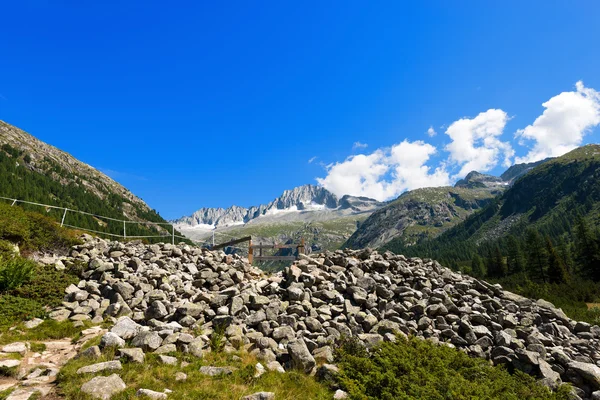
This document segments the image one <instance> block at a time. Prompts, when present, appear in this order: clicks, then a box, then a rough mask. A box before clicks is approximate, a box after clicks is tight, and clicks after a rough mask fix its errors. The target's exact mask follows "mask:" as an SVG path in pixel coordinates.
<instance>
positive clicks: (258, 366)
mask: <svg viewBox="0 0 600 400" xmlns="http://www.w3.org/2000/svg"><path fill="white" fill-rule="evenodd" d="M254 368H255V370H256V372H255V373H254V377H255V378H260V377H261V376H262V375H263V374H264V373H265V372H267V370H265V367H264V366H263V365H262V364H261V363H256V365H255V366H254Z"/></svg>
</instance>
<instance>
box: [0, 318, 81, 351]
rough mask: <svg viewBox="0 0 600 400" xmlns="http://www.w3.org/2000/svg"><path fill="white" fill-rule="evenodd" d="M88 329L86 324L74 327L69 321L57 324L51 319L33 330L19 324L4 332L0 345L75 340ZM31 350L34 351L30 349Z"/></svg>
mask: <svg viewBox="0 0 600 400" xmlns="http://www.w3.org/2000/svg"><path fill="white" fill-rule="evenodd" d="M89 327H90V325H89V324H86V323H84V325H83V326H80V327H76V326H74V325H73V323H72V322H71V321H63V322H57V321H54V320H51V319H48V320H45V321H44V322H43V323H42V324H40V325H39V326H38V327H36V328H33V329H25V328H24V327H23V326H22V324H19V325H17V326H16V328H15V329H13V330H9V331H6V332H4V333H3V334H2V335H0V345H1V344H7V343H12V342H32V341H43V340H58V339H65V338H71V339H77V338H78V337H79V336H80V335H81V331H83V330H84V329H87V328H89ZM32 350H34V349H33V348H32ZM34 351H39V350H34Z"/></svg>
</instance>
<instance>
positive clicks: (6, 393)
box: [0, 388, 14, 400]
mask: <svg viewBox="0 0 600 400" xmlns="http://www.w3.org/2000/svg"><path fill="white" fill-rule="evenodd" d="M13 391H14V388H11V389H6V390H3V391H2V392H0V400H6V398H7V397H8V396H9V395H10V394H11V393H12V392H13Z"/></svg>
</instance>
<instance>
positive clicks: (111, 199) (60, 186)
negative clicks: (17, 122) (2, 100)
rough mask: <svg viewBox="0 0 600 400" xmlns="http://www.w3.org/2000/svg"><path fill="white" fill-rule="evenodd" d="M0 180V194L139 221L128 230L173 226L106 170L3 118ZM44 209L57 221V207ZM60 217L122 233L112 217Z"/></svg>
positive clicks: (152, 232) (163, 230)
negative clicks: (79, 158)
mask: <svg viewBox="0 0 600 400" xmlns="http://www.w3.org/2000/svg"><path fill="white" fill-rule="evenodd" d="M0 182H2V184H1V185H0V196H2V197H7V198H12V199H18V200H23V201H29V202H35V203H40V204H48V205H52V206H57V207H61V208H63V207H64V208H68V209H70V210H79V211H83V212H87V213H90V214H95V215H99V216H102V217H109V218H112V219H114V220H128V221H136V222H139V224H130V226H129V227H128V229H127V234H128V235H130V236H133V235H139V236H157V235H163V234H165V235H166V234H167V232H169V233H170V232H172V230H171V227H168V229H167V225H168V223H167V222H166V221H165V220H164V219H163V218H162V217H161V216H160V215H159V214H158V213H157V212H156V211H155V210H153V209H151V208H150V207H149V206H148V205H147V204H146V203H145V202H144V201H143V200H142V199H140V198H139V197H137V196H135V195H134V194H133V193H131V192H130V191H129V190H127V189H126V188H125V187H123V186H122V185H120V184H119V183H117V182H115V181H114V180H113V179H111V178H110V177H108V176H107V175H105V174H103V173H102V172H100V171H98V170H96V169H95V168H93V167H91V166H90V165H88V164H86V163H84V162H81V161H79V160H77V159H76V158H75V157H73V156H72V155H70V154H69V153H66V152H64V151H62V150H59V149H57V148H56V147H53V146H51V145H49V144H47V143H44V142H42V141H40V140H38V139H36V138H35V137H33V136H32V135H30V134H29V133H27V132H25V131H23V130H21V129H19V128H16V127H14V126H12V125H9V124H7V123H5V122H3V121H0ZM2 201H5V200H2ZM37 211H42V208H39V209H38V210H37ZM45 214H46V215H48V216H49V217H52V218H54V219H55V220H58V221H61V220H62V217H63V213H62V212H56V211H51V210H46V212H45ZM65 217H66V219H65V220H64V223H65V224H67V225H69V224H70V225H74V226H77V227H78V228H82V229H89V230H92V231H100V232H106V233H109V234H112V235H123V234H124V230H123V224H122V223H120V222H116V221H114V220H109V219H105V218H95V217H93V216H91V215H85V216H83V215H77V214H75V213H73V212H70V213H67V214H66V215H65ZM146 222H155V223H161V224H162V226H160V227H159V226H157V225H154V224H146Z"/></svg>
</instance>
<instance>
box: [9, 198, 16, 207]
mask: <svg viewBox="0 0 600 400" xmlns="http://www.w3.org/2000/svg"><path fill="white" fill-rule="evenodd" d="M16 202H17V199H14V200H13V202H12V204H11V205H10V206H11V207H12V206H14V205H15V203H16Z"/></svg>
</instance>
